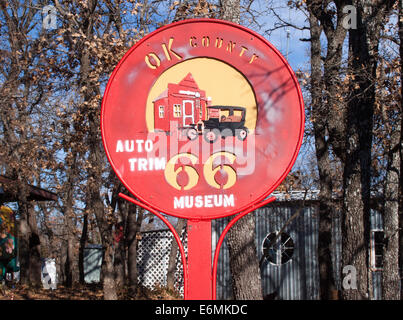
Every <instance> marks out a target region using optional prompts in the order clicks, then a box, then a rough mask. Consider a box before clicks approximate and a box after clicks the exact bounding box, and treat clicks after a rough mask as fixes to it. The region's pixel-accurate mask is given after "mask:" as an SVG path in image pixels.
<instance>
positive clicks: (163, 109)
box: [159, 106, 165, 118]
mask: <svg viewBox="0 0 403 320" xmlns="http://www.w3.org/2000/svg"><path fill="white" fill-rule="evenodd" d="M159 115H160V118H164V117H165V108H164V106H159Z"/></svg>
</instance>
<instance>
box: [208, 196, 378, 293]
mask: <svg viewBox="0 0 403 320" xmlns="http://www.w3.org/2000/svg"><path fill="white" fill-rule="evenodd" d="M301 203H302V202H290V201H281V202H277V203H273V204H270V205H269V206H268V207H265V208H261V209H258V210H257V211H256V212H255V213H254V214H255V217H256V247H257V250H258V257H259V259H260V258H261V256H262V245H263V241H264V239H265V237H266V236H267V235H268V234H269V233H271V232H276V231H279V230H281V229H282V227H283V226H284V224H285V223H286V221H287V220H288V219H290V218H291V217H292V216H293V215H294V214H295V213H298V212H299V214H298V215H297V216H296V217H295V218H294V219H293V220H292V222H291V223H290V224H288V225H287V227H286V228H285V229H284V232H285V233H287V234H289V235H290V236H291V238H292V239H293V241H294V247H295V249H294V253H293V256H292V258H291V259H290V260H289V261H287V262H286V263H284V264H281V265H275V264H273V263H271V262H269V261H267V260H265V262H264V264H263V266H262V270H261V276H262V286H263V294H264V295H269V294H273V293H276V299H283V300H311V299H319V266H318V256H317V255H318V232H319V230H318V227H319V226H318V216H317V212H318V211H317V209H318V208H317V205H315V204H313V202H310V204H308V205H305V208H303V209H301V206H302V204H301ZM228 221H229V219H228V218H224V219H218V220H213V224H212V229H213V230H212V243H213V253H214V250H215V245H216V244H217V242H218V239H219V236H220V235H221V233H222V231H223V230H224V228H225V226H226V225H227V223H228ZM370 221H371V222H370V223H371V230H383V223H382V216H381V214H380V213H379V212H376V211H371V220H370ZM333 230H334V232H333V239H332V256H333V266H334V278H335V281H336V287H337V289H338V290H341V283H342V276H341V267H342V266H341V249H342V239H341V217H340V216H339V215H335V216H334V217H333ZM371 276H372V281H373V290H374V299H381V281H382V278H381V277H382V272H380V271H375V272H372V275H371ZM217 298H218V299H232V286H231V273H230V269H229V253H228V249H227V246H226V242H225V241H224V243H223V246H222V248H221V251H220V257H219V264H218V268H217Z"/></svg>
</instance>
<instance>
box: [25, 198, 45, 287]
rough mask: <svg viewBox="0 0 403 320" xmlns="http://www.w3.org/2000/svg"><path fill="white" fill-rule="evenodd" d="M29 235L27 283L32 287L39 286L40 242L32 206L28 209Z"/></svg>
mask: <svg viewBox="0 0 403 320" xmlns="http://www.w3.org/2000/svg"><path fill="white" fill-rule="evenodd" d="M28 214H29V215H28V224H29V229H30V235H29V282H30V283H31V284H33V285H34V286H41V285H42V283H41V272H42V261H41V241H40V238H39V232H38V227H37V223H36V213H35V210H34V208H33V206H32V205H30V206H29V209H28Z"/></svg>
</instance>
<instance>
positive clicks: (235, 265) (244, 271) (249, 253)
mask: <svg viewBox="0 0 403 320" xmlns="http://www.w3.org/2000/svg"><path fill="white" fill-rule="evenodd" d="M227 246H228V251H229V255H230V270H231V275H232V290H233V294H234V299H236V300H262V299H263V293H262V284H261V276H260V270H259V261H258V259H257V252H256V244H255V214H254V213H250V214H248V215H246V216H245V217H243V218H242V219H240V220H239V221H238V222H237V223H235V225H234V226H233V227H232V228H231V229H230V231H229V232H228V235H227Z"/></svg>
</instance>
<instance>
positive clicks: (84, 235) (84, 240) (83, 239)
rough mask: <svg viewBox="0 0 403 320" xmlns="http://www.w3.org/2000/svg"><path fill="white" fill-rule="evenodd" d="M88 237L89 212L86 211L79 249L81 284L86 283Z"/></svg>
mask: <svg viewBox="0 0 403 320" xmlns="http://www.w3.org/2000/svg"><path fill="white" fill-rule="evenodd" d="M87 237H88V213H87V212H85V213H84V216H83V229H82V231H81V237H80V248H79V251H78V272H79V282H80V284H85V273H84V249H85V245H86V244H87Z"/></svg>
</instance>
